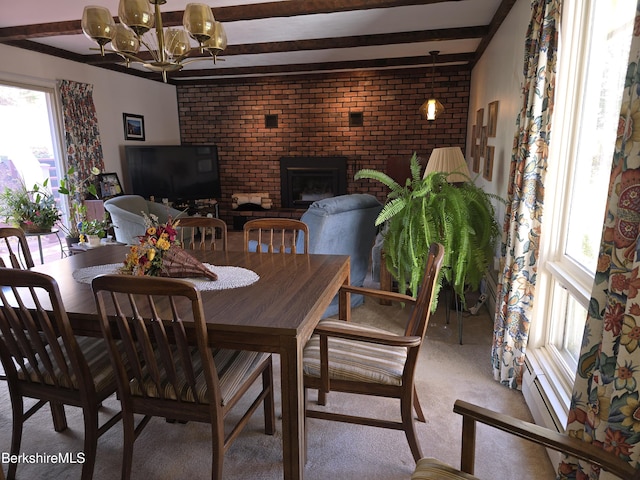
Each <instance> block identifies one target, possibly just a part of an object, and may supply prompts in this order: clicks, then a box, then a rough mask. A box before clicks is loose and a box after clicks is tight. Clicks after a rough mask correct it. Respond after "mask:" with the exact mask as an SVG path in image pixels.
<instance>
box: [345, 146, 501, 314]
mask: <svg viewBox="0 0 640 480" xmlns="http://www.w3.org/2000/svg"><path fill="white" fill-rule="evenodd" d="M410 168H411V178H409V179H407V181H406V184H405V185H404V186H402V185H400V184H399V183H398V182H396V181H395V180H394V179H392V178H391V177H389V176H388V175H387V174H385V173H383V172H380V171H377V170H372V169H363V170H360V171H358V172H357V173H356V175H355V178H356V179H362V178H368V179H372V180H376V181H379V182H381V183H382V184H384V185H385V186H386V187H388V188H389V194H388V195H387V203H386V204H385V206H384V208H383V209H382V211H381V212H380V214H379V215H378V218H377V219H376V225H382V224H385V228H384V230H383V235H384V252H385V259H386V265H387V268H388V269H389V272H391V274H392V275H393V277H394V278H395V279H396V280H397V281H398V285H399V288H400V290H401V291H403V292H406V291H408V290H410V291H412V292H417V289H418V286H419V284H420V281H421V280H422V276H423V275H424V269H425V266H426V263H427V256H428V253H429V245H430V244H431V243H433V242H438V243H441V244H442V245H443V246H444V252H445V256H444V259H443V268H442V270H441V271H442V275H443V276H444V278H445V279H446V281H447V282H448V283H449V284H450V285H452V286H453V289H454V291H455V292H456V294H458V295H459V296H460V298H461V299H462V301H463V302H464V291H465V286H466V285H470V286H471V287H472V288H474V289H477V288H478V287H479V285H480V280H481V279H482V277H483V276H484V275H485V273H486V271H487V268H488V266H489V262H490V261H491V259H492V258H493V254H494V249H495V244H496V241H497V239H498V236H499V234H500V228H499V226H498V223H497V222H496V219H495V210H494V207H493V205H492V203H491V201H492V200H498V201H502V202H504V200H502V199H501V198H500V197H498V196H497V195H493V194H489V193H486V192H485V191H484V190H482V189H481V188H479V187H477V186H476V185H475V184H474V183H473V182H472V181H471V179H469V181H467V182H463V183H461V184H457V185H452V184H450V183H449V182H447V176H448V174H446V173H440V172H433V173H430V174H429V175H427V176H426V177H425V178H422V177H421V175H420V173H421V166H420V162H419V161H418V157H417V155H416V154H415V153H414V154H413V156H412V157H411V164H410ZM435 305H436V303H435V302H434V306H433V307H434V308H435Z"/></svg>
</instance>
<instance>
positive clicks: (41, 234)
mask: <svg viewBox="0 0 640 480" xmlns="http://www.w3.org/2000/svg"><path fill="white" fill-rule="evenodd" d="M59 231H60V230H59V229H57V228H52V229H51V231H50V232H24V235H25V237H27V238H28V237H37V238H38V250H39V251H40V264H43V263H44V254H43V253H42V237H46V236H47V235H55V236H56V238H57V239H58V243H59V244H60V258H63V257H64V249H63V248H62V240H60V235H58V232H59Z"/></svg>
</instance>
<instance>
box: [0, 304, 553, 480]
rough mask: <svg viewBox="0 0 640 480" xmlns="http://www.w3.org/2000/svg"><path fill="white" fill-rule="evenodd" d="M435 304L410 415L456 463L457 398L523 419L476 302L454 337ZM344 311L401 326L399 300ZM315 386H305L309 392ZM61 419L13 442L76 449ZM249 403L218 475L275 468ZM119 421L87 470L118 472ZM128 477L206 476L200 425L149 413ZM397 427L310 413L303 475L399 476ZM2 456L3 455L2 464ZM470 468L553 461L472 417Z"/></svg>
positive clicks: (25, 474)
mask: <svg viewBox="0 0 640 480" xmlns="http://www.w3.org/2000/svg"><path fill="white" fill-rule="evenodd" d="M443 310H444V308H443V306H442V305H441V306H440V308H439V309H438V312H436V315H434V317H432V323H431V324H430V326H429V330H428V337H427V340H426V343H425V345H424V348H423V351H422V354H421V360H420V366H419V371H418V392H419V395H420V399H421V403H422V406H423V409H424V411H425V415H426V417H427V422H426V424H419V425H418V432H419V436H420V441H421V443H422V448H423V451H424V455H425V456H431V457H436V458H438V459H440V460H443V461H445V462H447V463H450V464H452V465H455V466H459V455H460V453H459V452H460V427H461V419H460V417H459V416H458V415H456V414H454V413H453V412H452V407H453V403H454V401H455V400H456V399H457V398H461V399H464V400H467V401H470V402H472V403H477V404H480V405H483V406H486V407H490V408H493V409H495V410H498V411H501V412H504V413H508V414H511V415H514V416H516V417H519V418H522V419H525V420H531V417H530V413H529V411H528V409H527V407H526V405H525V402H524V399H523V397H522V394H521V393H520V392H517V391H512V390H509V389H507V388H505V387H502V386H500V385H499V384H497V383H496V382H495V381H494V380H493V379H492V375H491V368H490V363H489V360H490V348H491V347H490V342H491V329H492V322H491V319H490V316H489V314H488V312H487V310H486V308H484V307H483V308H481V309H480V311H479V312H478V315H475V316H471V315H468V314H465V318H464V340H465V341H464V345H462V346H461V345H459V344H458V342H457V338H458V337H457V326H456V325H454V324H452V325H451V326H450V327H448V328H445V323H444V313H443ZM353 313H354V319H353V321H357V322H367V323H372V324H374V325H377V326H384V327H386V328H388V329H390V330H394V331H397V330H398V329H401V324H402V321H403V320H404V319H405V318H406V314H407V312H406V311H404V310H403V309H402V308H401V307H400V306H397V305H394V306H391V307H386V306H380V305H378V304H377V303H376V302H374V301H371V302H367V303H366V304H365V305H364V306H362V307H359V308H357V309H355V310H354V312H353ZM274 360H275V363H276V392H277V397H276V415H278V416H279V415H280V402H279V400H280V396H279V363H278V357H277V356H274ZM1 383H2V384H1V385H0V405H1V407H0V452H8V451H9V444H10V436H11V434H10V432H11V408H10V402H9V398H8V395H7V389H6V385H5V383H4V382H1ZM314 398H315V396H314V395H313V393H312V394H311V395H310V399H311V401H313V399H314ZM336 406H339V407H340V408H342V409H344V410H346V411H354V412H355V411H364V410H369V411H375V412H377V413H378V414H380V415H387V416H395V415H396V414H397V412H398V410H399V409H398V404H397V403H396V401H394V400H389V399H370V398H367V399H362V398H356V397H355V396H353V395H346V394H344V395H342V394H337V393H331V394H330V395H329V402H328V406H327V408H335V407H336ZM105 407H106V408H105V416H106V414H107V413H109V412H111V411H112V410H113V409H116V408H118V402H117V400H116V399H115V398H111V399H109V401H108V402H107V403H106V404H105ZM67 412H68V413H67V415H68V419H69V425H70V429H69V430H67V431H66V432H63V433H56V432H55V431H54V430H53V428H52V424H51V417H50V413H49V411H48V410H47V409H44V411H42V412H39V413H38V414H36V415H35V416H34V417H32V418H31V419H30V420H29V421H28V423H27V426H26V429H25V432H24V436H23V440H22V448H21V452H24V453H47V454H56V453H58V452H77V451H80V450H81V449H82V438H83V427H82V416H81V412H80V411H79V410H78V409H75V408H69V407H67ZM261 424H262V415H261V413H258V414H257V416H255V417H254V418H253V419H252V421H251V422H250V423H249V425H248V427H247V429H246V430H245V431H244V432H243V433H242V435H241V436H240V437H239V439H238V440H237V441H236V442H235V444H234V445H233V446H232V447H231V448H230V450H229V451H228V452H227V454H226V456H225V466H224V472H225V478H226V479H248V478H250V479H263V480H276V479H281V478H282V443H281V435H280V431H281V423H280V421H279V420H278V423H277V427H278V432H277V433H276V435H275V436H267V435H264V434H263V433H261V430H260V428H261ZM121 442H122V430H121V428H120V426H119V425H116V426H115V427H114V428H112V429H111V430H110V431H109V432H107V433H106V434H105V435H104V436H103V437H102V438H101V439H100V441H99V443H98V459H97V464H96V468H95V474H94V479H96V480H111V479H113V478H118V477H119V474H120V473H119V472H120V462H121ZM134 458H135V460H134V466H133V478H134V479H154V480H161V479H171V480H173V479H186V478H188V479H200V478H210V430H209V427H208V426H207V425H200V424H195V423H189V424H186V425H182V424H169V423H166V422H165V421H164V420H162V419H154V420H153V421H152V422H151V423H150V425H149V426H148V427H147V428H146V429H145V431H144V432H143V433H142V434H141V436H140V437H139V438H138V440H137V442H136V445H135V457H134ZM414 466H415V464H414V462H413V458H412V456H411V454H410V451H409V447H408V445H407V443H406V440H405V437H404V434H403V433H402V432H398V431H391V430H383V429H378V428H373V427H365V426H354V425H348V424H339V423H334V422H327V421H322V420H314V419H310V420H309V424H308V462H307V465H306V470H305V478H306V479H307V480H320V479H322V480H325V479H328V478H330V479H336V480H341V479H351V478H366V479H368V480H399V479H408V478H409V477H410V476H411V473H412V471H413V469H414ZM6 468H7V466H6V465H4V469H5V471H6ZM476 475H478V476H479V477H480V478H484V479H488V480H489V479H491V480H501V479H512V478H518V479H519V480H533V479H536V480H540V479H552V478H555V477H554V473H553V468H552V466H551V464H550V462H549V460H548V458H547V456H546V453H545V451H544V449H542V448H539V447H536V446H533V445H531V444H528V443H526V442H524V441H522V440H520V439H517V438H514V437H510V436H508V435H506V434H504V433H502V432H497V431H495V430H491V429H488V428H486V427H484V426H480V427H479V431H478V450H477V464H476ZM79 477H80V466H79V465H70V464H51V463H45V464H21V465H19V467H18V478H20V479H29V480H31V479H77V478H79Z"/></svg>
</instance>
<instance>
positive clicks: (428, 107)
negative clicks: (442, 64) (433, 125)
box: [419, 50, 444, 121]
mask: <svg viewBox="0 0 640 480" xmlns="http://www.w3.org/2000/svg"><path fill="white" fill-rule="evenodd" d="M439 53H440V52H439V51H437V50H433V51H431V52H429V54H430V55H431V57H432V58H433V70H432V73H431V95H432V97H431V98H429V99H428V100H427V101H426V102H424V103H423V104H422V105H421V106H420V109H419V112H420V114H421V115H422V117H423V118H424V119H425V120H429V121H431V120H435V119H436V117H438V116H439V115H440V114H441V113H442V112H444V107H443V106H442V104H441V103H440V102H439V101H438V99H436V98H435V96H434V95H433V94H434V88H433V83H434V79H435V76H436V56H437V55H438V54H439Z"/></svg>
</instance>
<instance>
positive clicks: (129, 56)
mask: <svg viewBox="0 0 640 480" xmlns="http://www.w3.org/2000/svg"><path fill="white" fill-rule="evenodd" d="M89 50H96V51H98V52H99V51H101V50H102V49H100V48H93V47H92V48H90V49H89ZM104 51H105V52H106V53H115V54H116V55H119V56H120V57H122V58H124V59H125V60H129V61H132V62H136V63H149V62H148V61H147V60H142V59H141V58H140V57H136V56H135V55H132V54H130V53H126V52H118V51H117V50H112V49H110V48H105V49H104Z"/></svg>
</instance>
